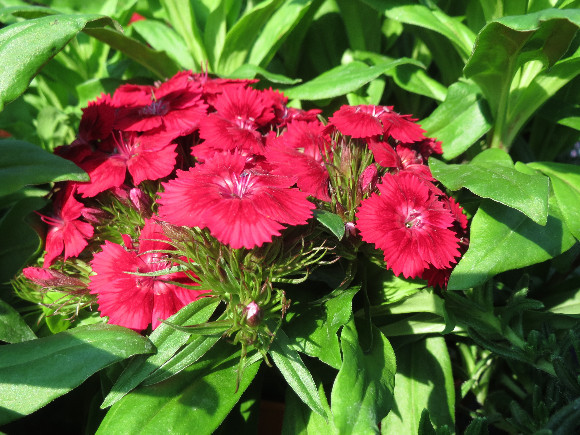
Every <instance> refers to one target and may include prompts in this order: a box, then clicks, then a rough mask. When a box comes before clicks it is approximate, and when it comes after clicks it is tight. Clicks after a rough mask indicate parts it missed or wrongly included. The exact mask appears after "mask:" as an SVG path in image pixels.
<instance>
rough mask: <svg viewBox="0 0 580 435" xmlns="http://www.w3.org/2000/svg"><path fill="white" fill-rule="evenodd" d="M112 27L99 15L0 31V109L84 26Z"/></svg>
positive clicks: (51, 19) (28, 23)
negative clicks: (0, 60)
mask: <svg viewBox="0 0 580 435" xmlns="http://www.w3.org/2000/svg"><path fill="white" fill-rule="evenodd" d="M105 25H115V23H114V21H113V20H112V19H110V18H108V17H104V16H102V15H93V14H78V15H52V16H48V17H42V18H35V19H32V20H27V21H23V22H20V23H16V24H11V25H9V26H6V27H4V28H3V29H1V30H0V59H2V62H1V64H0V110H2V109H3V108H4V105H5V104H7V103H9V102H10V101H13V100H15V99H16V98H17V97H18V96H19V95H20V94H22V93H23V92H24V91H25V90H26V88H27V87H28V84H29V83H30V81H31V80H32V79H33V78H34V76H35V75H36V74H38V72H39V71H40V69H41V68H42V67H43V66H44V64H45V63H46V62H48V61H49V60H50V59H52V58H53V57H54V56H55V55H56V54H57V53H58V52H59V51H61V50H62V49H63V48H64V47H65V46H66V45H67V44H68V43H69V41H70V40H71V39H72V38H74V37H75V36H76V35H77V33H79V32H80V31H81V30H83V29H84V28H86V27H102V26H105Z"/></svg>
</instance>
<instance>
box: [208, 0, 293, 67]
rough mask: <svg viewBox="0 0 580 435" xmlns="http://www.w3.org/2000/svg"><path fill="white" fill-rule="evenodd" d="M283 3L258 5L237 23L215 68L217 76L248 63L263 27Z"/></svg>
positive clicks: (271, 0) (269, 1)
mask: <svg viewBox="0 0 580 435" xmlns="http://www.w3.org/2000/svg"><path fill="white" fill-rule="evenodd" d="M282 3H283V0H267V1H265V2H262V3H258V4H257V5H256V6H255V7H254V8H253V9H252V10H251V11H250V12H248V13H247V14H245V15H244V16H243V17H242V18H240V19H239V20H238V21H237V22H236V24H235V25H234V27H232V29H231V30H230V31H229V32H228V33H227V35H226V40H225V42H224V48H223V50H222V52H221V53H220V57H219V59H218V61H217V64H216V66H215V72H216V73H217V74H221V75H225V74H230V73H231V72H232V71H235V70H236V69H237V68H239V67H240V66H241V65H242V64H243V63H244V62H245V61H246V59H247V57H248V55H249V53H250V51H251V49H252V46H253V44H254V42H255V41H256V39H257V38H258V37H259V36H260V34H261V33H262V28H263V26H264V25H265V24H266V23H267V22H268V20H269V19H270V17H271V16H272V14H273V13H274V12H275V11H276V8H278V7H279V6H280V5H281V4H282Z"/></svg>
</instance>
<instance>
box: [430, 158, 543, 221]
mask: <svg viewBox="0 0 580 435" xmlns="http://www.w3.org/2000/svg"><path fill="white" fill-rule="evenodd" d="M429 167H430V169H431V173H432V174H433V176H434V177H435V178H436V179H437V180H439V181H440V182H441V183H443V185H445V187H447V188H449V189H451V190H459V189H461V188H462V187H465V188H467V189H469V190H471V191H472V192H473V193H475V194H476V195H478V196H481V197H483V198H489V199H493V200H494V201H497V202H499V203H501V204H504V205H507V206H509V207H513V208H515V209H516V210H519V211H521V212H522V213H524V214H526V215H527V216H528V217H529V218H530V219H532V220H533V221H534V222H536V223H538V224H540V225H545V224H546V222H547V217H548V194H549V188H550V187H549V181H548V178H547V177H545V176H543V175H539V174H534V175H529V174H524V173H522V172H520V171H518V170H516V169H515V168H514V165H513V163H512V160H511V158H510V157H509V155H508V154H507V153H506V152H505V151H502V150H500V149H487V150H485V151H483V152H481V153H480V154H478V155H477V156H476V157H475V158H474V159H473V160H472V161H471V163H468V164H463V165H446V164H445V163H442V162H440V161H439V160H436V159H433V158H432V159H429Z"/></svg>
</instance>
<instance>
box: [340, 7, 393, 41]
mask: <svg viewBox="0 0 580 435" xmlns="http://www.w3.org/2000/svg"><path fill="white" fill-rule="evenodd" d="M336 4H337V5H338V8H339V10H340V15H341V18H342V20H343V21H344V26H345V27H346V34H347V36H348V41H349V46H350V47H351V48H352V49H354V50H368V51H373V52H380V51H381V32H380V29H381V21H382V20H381V16H380V14H378V13H377V11H376V10H375V9H374V8H372V7H370V6H368V5H366V4H365V3H364V2H361V1H360V0H336Z"/></svg>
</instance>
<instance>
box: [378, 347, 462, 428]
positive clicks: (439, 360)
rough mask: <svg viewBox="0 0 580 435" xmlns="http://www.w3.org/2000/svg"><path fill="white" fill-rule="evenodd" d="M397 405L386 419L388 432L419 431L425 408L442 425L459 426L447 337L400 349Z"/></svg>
mask: <svg viewBox="0 0 580 435" xmlns="http://www.w3.org/2000/svg"><path fill="white" fill-rule="evenodd" d="M395 355H396V357H397V374H396V375H395V393H394V397H395V406H394V407H393V408H394V409H396V410H397V412H390V413H389V415H388V416H387V417H386V418H385V419H384V420H383V421H382V424H381V432H382V433H384V434H391V433H400V434H407V433H408V434H415V433H418V428H419V421H420V420H421V414H422V412H423V410H424V409H427V410H428V411H429V415H430V417H431V420H432V421H433V423H434V424H435V425H436V426H438V427H440V426H443V425H447V426H449V427H454V425H455V387H454V385H453V373H452V371H451V360H450V358H449V353H448V351H447V345H446V344H445V339H444V338H443V337H429V338H425V339H423V340H420V341H415V342H413V343H410V344H407V345H405V346H402V347H400V348H398V349H397V350H396V352H395Z"/></svg>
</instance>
